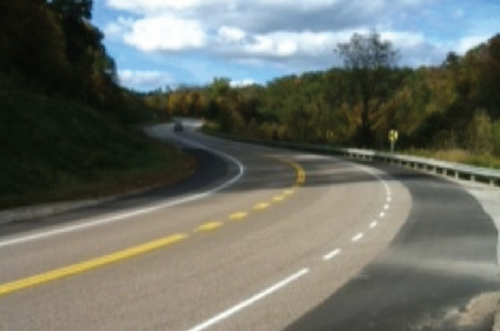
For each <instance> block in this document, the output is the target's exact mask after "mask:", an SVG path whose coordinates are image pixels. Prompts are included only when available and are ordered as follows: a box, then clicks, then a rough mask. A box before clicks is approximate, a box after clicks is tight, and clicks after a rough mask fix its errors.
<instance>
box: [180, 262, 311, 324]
mask: <svg viewBox="0 0 500 331" xmlns="http://www.w3.org/2000/svg"><path fill="white" fill-rule="evenodd" d="M309 271H310V270H309V269H302V270H300V271H299V272H297V273H296V274H294V275H292V276H290V277H288V278H286V279H284V280H282V281H281V282H279V283H277V284H275V285H273V286H271V287H269V288H267V289H265V290H264V291H262V292H260V293H258V294H256V295H254V296H253V297H251V298H250V299H248V300H245V301H242V302H240V303H239V304H237V305H236V306H233V307H231V308H229V309H228V310H226V311H224V312H222V313H220V314H219V315H216V316H214V317H212V318H210V319H208V320H206V321H205V322H203V323H201V324H198V325H197V326H195V327H193V328H191V329H189V330H188V331H201V330H205V329H207V328H209V327H211V326H213V325H215V324H217V323H219V322H221V321H222V320H225V319H227V318H228V317H230V316H231V315H234V314H235V313H237V312H239V311H240V310H243V309H244V308H246V307H248V306H250V305H252V304H254V303H256V302H257V301H259V300H262V299H264V298H265V297H267V296H269V295H270V294H272V293H274V292H276V291H278V290H280V289H281V288H283V287H285V286H287V285H288V284H290V283H292V282H294V281H296V280H297V279H299V278H301V277H303V276H304V275H306V274H307V273H309Z"/></svg>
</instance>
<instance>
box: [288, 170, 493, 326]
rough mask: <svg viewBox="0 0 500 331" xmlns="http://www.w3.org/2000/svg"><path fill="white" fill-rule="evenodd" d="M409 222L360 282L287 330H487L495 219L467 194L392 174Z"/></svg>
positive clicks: (406, 174) (430, 180) (450, 185)
mask: <svg viewBox="0 0 500 331" xmlns="http://www.w3.org/2000/svg"><path fill="white" fill-rule="evenodd" d="M393 171H395V172H396V174H395V176H396V178H397V179H398V180H401V181H402V183H403V184H404V185H405V186H407V187H408V189H409V191H410V192H411V195H412V197H413V207H412V210H411V212H410V216H409V219H408V221H407V223H406V224H405V226H404V227H403V228H402V229H401V231H400V233H399V234H398V236H397V237H396V238H395V240H394V241H393V243H392V244H391V245H390V246H389V248H388V249H387V250H386V251H385V252H384V253H383V254H382V255H381V256H380V257H379V258H378V259H376V260H375V261H374V262H373V263H371V264H370V265H369V266H368V267H366V268H365V269H364V270H363V271H362V272H361V273H360V276H359V277H358V278H356V279H354V280H352V281H351V282H349V283H348V284H347V285H346V286H344V287H343V288H342V289H341V290H339V291H338V292H337V293H336V294H334V295H333V296H332V297H330V298H329V299H328V300H326V301H325V302H323V303H322V304H321V305H320V306H318V307H317V308H316V309H314V310H313V311H311V312H310V313H309V314H307V315H306V316H304V317H303V318H301V319H300V320H298V321H297V322H296V323H294V324H293V325H291V326H289V327H288V329H287V330H288V331H295V330H344V331H347V330H384V331H391V330H394V331H400V330H490V329H491V326H492V323H493V321H492V319H493V317H492V316H493V314H492V313H493V310H494V308H495V306H496V301H498V299H497V297H496V295H495V294H493V293H494V292H495V291H497V290H498V289H499V287H500V286H499V281H498V273H497V263H496V260H497V258H496V241H497V231H496V228H495V226H494V224H493V222H492V220H491V218H490V217H489V216H488V215H487V214H486V213H485V212H484V210H483V209H482V207H481V206H480V205H479V203H478V202H477V201H476V200H475V199H474V198H473V197H472V196H471V195H470V194H468V193H467V192H466V191H465V190H464V189H463V188H461V187H460V186H458V185H455V184H453V183H450V182H449V181H445V180H441V179H437V178H435V177H430V176H427V175H424V174H420V173H415V172H410V171H408V170H405V169H401V168H393Z"/></svg>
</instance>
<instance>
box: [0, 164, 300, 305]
mask: <svg viewBox="0 0 500 331" xmlns="http://www.w3.org/2000/svg"><path fill="white" fill-rule="evenodd" d="M270 157H272V158H275V159H278V160H279V161H281V162H284V163H287V164H289V165H291V166H292V167H293V168H294V169H295V170H296V172H297V178H296V182H295V184H294V185H293V189H289V190H285V191H284V193H283V194H282V195H279V196H275V197H274V198H273V201H275V202H279V201H283V200H284V199H285V197H286V196H289V195H292V194H294V193H295V189H296V188H298V187H299V186H301V185H302V184H303V183H304V182H305V177H306V175H305V172H304V169H303V168H302V167H301V166H300V165H299V164H298V163H296V162H293V161H290V160H285V159H282V158H279V157H274V156H270ZM269 206H270V204H269V203H259V204H257V205H255V206H254V210H264V209H266V208H268V207H269ZM248 215H249V213H248V212H237V213H234V214H231V215H230V216H229V219H230V220H233V221H236V220H241V219H244V218H245V217H247V216H248ZM222 225H223V224H222V223H220V222H216V221H212V222H208V223H205V224H203V225H201V226H199V227H198V228H197V229H195V232H201V231H212V230H215V229H217V228H219V227H221V226H222ZM188 237H189V235H188V234H174V235H170V236H167V237H164V238H161V239H158V240H154V241H150V242H147V243H145V244H141V245H137V246H134V247H131V248H128V249H124V250H121V251H118V252H115V253H111V254H108V255H104V256H101V257H98V258H95V259H91V260H88V261H84V262H79V263H76V264H72V265H69V266H66V267H62V268H59V269H55V270H52V271H48V272H44V273H40V274H37V275H34V276H30V277H26V278H22V279H19V280H16V281H12V282H9V283H5V284H0V296H2V295H6V294H8V293H12V292H16V291H19V290H22V289H26V288H29V287H32V286H37V285H41V284H44V283H48V282H51V281H55V280H57V279H61V278H64V277H68V276H72V275H77V274H80V273H83V272H86V271H90V270H93V269H96V268H99V267H102V266H106V265H109V264H112V263H116V262H119V261H123V260H126V259H129V258H132V257H136V256H138V255H142V254H145V253H148V252H151V251H153V250H157V249H160V248H164V247H167V246H170V245H173V244H175V243H177V242H180V241H182V240H185V239H187V238H188Z"/></svg>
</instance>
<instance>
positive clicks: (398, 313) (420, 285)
mask: <svg viewBox="0 0 500 331" xmlns="http://www.w3.org/2000/svg"><path fill="white" fill-rule="evenodd" d="M150 134H152V135H154V136H156V137H158V138H159V139H163V140H165V141H168V142H170V143H172V144H174V145H176V146H178V147H179V148H183V149H186V150H187V151H188V152H189V153H192V154H193V155H194V156H196V158H197V160H198V163H199V170H198V172H197V173H196V174H195V175H194V176H193V177H192V178H189V179H187V180H185V181H183V182H181V183H179V184H177V185H175V186H173V187H169V188H162V189H156V190H153V191H151V192H148V193H146V194H139V195H136V196H131V197H127V198H124V199H120V200H118V201H113V202H107V203H104V204H101V205H97V206H93V207H88V208H83V209H80V210H77V211H73V212H68V213H65V214H60V215H57V216H51V217H45V218H41V219H34V220H30V221H25V222H15V223H8V224H4V225H0V329H1V330H186V331H195V330H290V331H296V330H297V331H299V330H341V331H348V330H383V331H391V330H394V331H396V330H397V331H402V330H478V331H479V330H488V328H491V324H492V320H491V314H490V313H491V312H492V311H493V310H492V307H494V306H495V305H496V302H497V301H498V296H497V295H496V293H495V292H496V291H498V289H499V282H498V273H497V265H496V253H495V248H496V243H497V232H496V229H495V227H494V224H493V222H492V221H491V219H490V218H489V217H488V216H487V215H486V214H485V213H484V211H483V210H482V208H481V207H480V205H479V204H478V203H477V201H476V200H474V198H472V196H470V195H469V194H468V193H466V192H465V191H464V190H463V189H462V188H461V187H460V186H458V185H456V184H453V183H451V182H448V181H445V180H442V179H438V178H436V177H430V176H427V175H424V174H422V173H418V172H412V171H409V170H406V169H402V168H396V167H390V166H387V165H377V164H355V163H351V162H347V161H345V160H341V159H338V158H335V157H331V156H322V155H314V154H310V153H301V152H297V151H288V150H283V149H269V148H264V147H259V146H255V145H250V144H243V143H237V142H229V141H224V140H220V139H216V138H209V137H205V136H203V135H201V134H198V133H196V132H194V130H193V129H192V128H190V127H189V123H188V125H187V127H186V130H185V131H184V132H182V133H177V134H175V133H173V130H172V126H169V125H160V126H156V127H153V128H151V129H150Z"/></svg>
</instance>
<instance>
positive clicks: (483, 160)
mask: <svg viewBox="0 0 500 331" xmlns="http://www.w3.org/2000/svg"><path fill="white" fill-rule="evenodd" d="M403 153H404V154H409V155H416V156H422V157H428V158H433V159H437V160H442V161H447V162H453V163H462V164H468V165H473V166H477V167H483V168H493V169H500V158H498V157H495V156H493V155H474V154H471V153H469V152H467V151H465V150H463V149H449V150H422V149H410V150H406V151H403Z"/></svg>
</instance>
